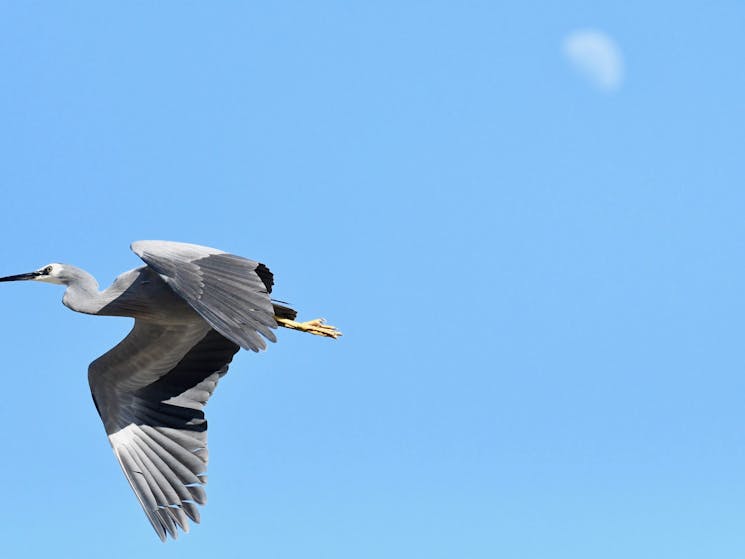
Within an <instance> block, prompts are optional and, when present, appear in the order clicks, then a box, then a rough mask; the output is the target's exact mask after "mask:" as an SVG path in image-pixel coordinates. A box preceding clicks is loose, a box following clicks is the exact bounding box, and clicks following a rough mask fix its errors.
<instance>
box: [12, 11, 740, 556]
mask: <svg viewBox="0 0 745 559" xmlns="http://www.w3.org/2000/svg"><path fill="white" fill-rule="evenodd" d="M151 4H152V5H151ZM744 24H745V7H743V4H742V3H741V2H738V1H735V0H729V1H727V0H722V1H717V2H710V3H706V4H702V3H699V2H695V3H694V2H682V3H681V2H672V1H662V2H649V1H640V0H627V1H624V2H597V1H589V0H588V1H579V0H568V1H564V2H535V1H529V0H528V1H523V2H509V3H507V2H496V1H486V0H484V1H461V2H454V1H450V2H444V1H440V2H438V1H430V2H425V1H410V2H406V1H404V2H402V1H396V2H388V1H376V2H348V1H337V2H329V1H319V2H263V3H259V2H252V3H249V2H209V3H196V2H189V3H187V2H165V1H164V2H157V3H144V2H139V3H129V2H127V3H122V2H118V3H114V2H106V3H101V2H90V3H83V2H46V3H40V2H33V3H32V2H2V4H0V70H1V71H2V74H1V75H2V82H1V83H2V86H1V87H0V130H1V132H0V212H1V215H2V219H0V234H1V235H2V239H3V241H2V253H1V254H2V259H0V275H6V274H14V273H19V272H25V271H30V270H32V269H35V268H37V267H39V266H42V265H44V264H46V263H48V262H53V261H61V262H68V263H71V264H75V265H78V266H81V267H84V268H86V269H88V270H89V271H90V272H92V273H93V274H94V275H96V276H97V277H98V278H99V281H100V282H101V284H102V285H104V284H106V285H108V283H109V282H110V281H111V280H113V278H114V277H115V276H116V275H117V274H118V273H120V272H122V271H125V270H127V269H130V268H133V267H135V266H137V265H139V260H138V259H137V258H136V256H135V255H134V254H132V253H131V252H129V249H128V246H129V243H130V242H131V241H133V240H137V239H169V240H180V241H188V242H196V243H200V244H206V245H210V246H215V247H219V248H221V249H223V250H228V251H232V252H235V253H237V254H241V255H244V256H248V257H251V258H254V259H258V260H261V261H263V262H265V263H266V264H267V265H268V266H269V267H270V268H271V269H272V270H273V271H274V272H275V274H276V280H277V282H276V290H275V294H276V296H277V297H278V298H280V299H283V300H287V301H290V302H292V303H293V304H294V305H295V306H296V307H297V308H299V309H300V310H301V313H302V316H303V317H305V318H313V317H316V316H325V317H326V318H327V319H328V320H329V321H330V322H331V323H333V324H335V325H337V326H339V327H340V328H341V329H342V330H343V331H344V333H345V336H344V338H342V339H341V340H340V341H337V342H333V341H331V340H325V339H321V338H316V337H312V336H306V335H301V334H297V333H295V332H289V331H283V332H280V333H279V335H280V340H279V343H278V344H276V345H272V347H270V348H269V351H267V352H264V353H261V354H250V353H245V352H244V353H242V354H240V355H239V356H237V358H236V360H235V361H234V362H233V366H232V368H231V371H230V374H229V375H228V376H227V377H226V378H225V379H224V380H223V382H221V384H220V386H219V388H218V390H217V392H216V394H215V396H214V398H213V399H212V400H211V401H210V404H209V406H208V407H207V414H208V418H209V421H210V451H211V452H210V470H209V473H210V482H209V485H208V487H207V489H208V494H209V503H208V504H207V506H206V507H205V508H204V509H203V510H202V524H200V525H198V526H195V527H193V529H192V532H191V533H190V534H189V535H186V536H182V537H181V538H179V540H178V541H176V542H169V543H167V544H165V545H164V544H161V543H160V542H159V541H158V539H157V537H156V536H155V534H154V532H153V531H152V529H151V528H150V526H149V524H148V522H147V519H146V518H145V516H144V514H143V513H142V511H141V510H140V507H139V504H138V503H137V501H136V499H135V497H134V496H133V494H132V492H131V490H130V488H129V486H128V485H127V483H126V481H125V479H124V477H123V476H122V474H121V471H120V469H119V466H118V464H117V463H116V461H115V459H114V457H113V455H112V453H111V450H110V448H109V444H108V442H107V440H106V438H105V435H104V431H103V427H102V425H101V423H100V421H99V420H98V417H97V414H96V411H95V409H94V407H93V404H92V402H91V398H90V394H89V390H88V384H87V378H86V371H87V366H88V363H89V362H90V361H91V360H93V359H94V358H95V357H97V356H98V355H100V354H101V353H103V352H104V351H106V350H107V349H108V348H110V347H111V346H112V345H114V343H116V342H117V341H118V340H119V339H120V338H121V337H122V336H124V334H125V333H126V332H127V331H128V329H129V328H130V322H129V321H128V320H125V319H114V318H96V317H90V316H85V315H78V314H75V313H72V312H70V311H69V310H67V309H66V308H64V307H63V306H62V305H61V304H60V298H61V296H62V289H61V288H59V287H55V286H46V285H32V284H30V283H27V284H2V285H0V309H2V314H3V325H2V326H0V328H2V340H3V345H4V347H3V358H4V362H5V364H4V366H3V387H4V396H3V399H2V401H3V404H2V406H0V422H2V426H3V429H4V437H3V443H2V454H1V455H2V460H0V479H2V480H3V481H4V484H3V502H2V507H0V535H1V536H2V554H3V556H4V557H50V556H57V557H73V556H76V557H88V556H90V557H92V556H94V554H95V556H97V557H105V558H106V559H116V558H120V557H121V558H124V557H126V558H131V557H138V558H150V557H158V558H168V557H178V558H179V559H187V558H190V557H200V558H203V557H206V556H214V557H261V558H298V557H302V558H308V559H312V558H324V559H328V558H344V559H348V558H368V557H369V558H382V557H396V558H398V557H401V558H410V557H417V558H418V557H421V558H427V559H429V558H461V557H465V558H495V557H499V558H530V559H532V558H541V559H542V558H550V559H557V558H572V559H580V558H588V559H597V558H603V559H612V558H619V559H620V558H623V559H628V558H635V559H640V558H654V559H659V558H675V559H683V558H712V557H715V558H717V559H723V558H725V559H726V558H742V557H743V555H744V554H745V528H744V527H745V411H743V400H744V398H745V356H744V355H743V338H744V337H745V324H744V319H743V317H744V316H745V296H744V295H743V293H744V287H745V265H743V256H744V254H743V253H744V251H745V220H744V219H743V213H744V211H745V158H743V146H744V145H745V101H744V100H745V72H744V71H743V55H744V54H745V33H743V28H744ZM208 554H209V555H208Z"/></svg>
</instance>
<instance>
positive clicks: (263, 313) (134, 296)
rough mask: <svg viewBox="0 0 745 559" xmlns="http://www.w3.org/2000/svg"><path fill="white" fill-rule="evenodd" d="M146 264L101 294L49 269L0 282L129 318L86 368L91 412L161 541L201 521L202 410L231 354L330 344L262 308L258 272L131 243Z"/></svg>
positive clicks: (264, 272) (307, 326)
mask: <svg viewBox="0 0 745 559" xmlns="http://www.w3.org/2000/svg"><path fill="white" fill-rule="evenodd" d="M131 248H132V250H133V251H134V253H135V254H137V256H139V257H140V258H141V259H142V260H143V261H144V262H145V266H141V267H139V268H136V269H134V270H130V271H129V272H125V273H123V274H121V275H120V276H118V277H117V278H116V279H115V280H114V283H113V284H111V286H110V287H109V288H107V289H105V290H103V291H99V289H98V282H97V281H96V280H95V278H94V277H93V276H92V275H90V274H89V273H88V272H86V271H85V270H82V269H80V268H76V267H75V266H70V265H68V264H58V263H53V264H48V265H46V266H44V267H42V268H39V269H38V270H36V271H33V272H29V273H25V274H18V275H14V276H7V277H3V278H0V282H7V281H19V280H30V281H38V282H44V283H54V284H61V285H64V286H66V287H67V289H66V290H65V294H64V297H63V298H62V302H63V304H64V305H65V306H66V307H68V308H70V309H72V310H74V311H77V312H81V313H86V314H94V315H99V316H128V317H132V318H134V319H135V323H134V327H133V328H132V331H131V332H130V333H129V334H128V335H127V337H126V338H124V340H122V341H121V342H120V343H119V344H118V345H117V346H116V347H114V348H113V349H111V350H110V351H108V352H106V353H105V354H104V355H102V356H101V357H99V358H98V359H96V360H95V361H93V362H92V363H91V364H90V366H89V367H88V382H89V384H90V388H91V393H92V395H93V402H94V404H95V406H96V409H97V410H98V414H99V415H100V417H101V420H102V421H103V425H104V428H105V429H106V434H107V435H108V438H109V442H110V443H111V446H112V448H113V450H114V455H115V456H116V458H117V460H118V461H119V464H120V465H121V467H122V470H123V471H124V475H125V476H126V477H127V481H129V484H130V485H131V486H132V489H133V490H134V493H135V495H136V496H137V499H138V500H139V502H140V504H141V505H142V508H143V509H144V511H145V514H146V515H147V517H148V519H149V520H150V523H151V524H152V525H153V528H154V529H155V531H156V532H157V534H158V536H159V537H160V539H161V540H163V541H165V540H166V539H167V536H169V535H170V536H171V537H172V538H174V539H175V538H176V537H177V535H178V528H181V530H183V531H184V532H188V531H189V520H188V519H191V520H192V521H194V522H197V523H198V522H199V510H198V508H197V505H202V504H204V503H205V502H206V493H205V489H204V485H205V484H206V483H207V477H206V468H207V420H206V419H205V418H204V411H203V408H204V406H205V404H206V403H207V400H208V399H209V397H210V396H211V395H212V393H213V392H214V390H215V387H216V386H217V383H218V381H219V380H220V378H222V376H223V375H225V373H227V371H228V365H229V364H230V362H231V360H232V359H233V356H234V355H235V354H236V353H237V352H238V350H239V349H240V348H243V349H247V350H252V351H259V350H262V349H265V348H266V340H269V341H271V342H275V341H276V340H277V339H276V337H275V335H274V332H273V330H274V329H276V328H277V327H278V326H282V327H285V328H290V329H294V330H300V331H303V332H308V333H311V334H316V335H320V336H327V337H330V338H337V337H339V336H340V335H341V333H340V332H339V331H338V330H337V329H336V328H334V327H333V326H330V325H327V324H326V323H325V322H324V321H323V319H316V320H310V321H307V322H296V321H295V318H296V315H297V313H296V311H295V310H294V309H291V308H290V307H288V306H286V305H284V304H282V302H281V301H275V300H273V299H271V298H270V294H271V292H272V286H273V284H274V276H273V274H272V272H270V271H269V268H267V267H266V266H265V265H264V264H261V263H259V262H255V261H253V260H249V259H247V258H243V257H241V256H236V255H234V254H229V253H227V252H223V251H221V250H217V249H214V248H209V247H205V246H200V245H193V244H187V243H177V242H170V241H137V242H135V243H132V247H131Z"/></svg>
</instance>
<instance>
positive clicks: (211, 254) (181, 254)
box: [132, 241, 277, 351]
mask: <svg viewBox="0 0 745 559" xmlns="http://www.w3.org/2000/svg"><path fill="white" fill-rule="evenodd" d="M132 250H133V251H134V253H135V254H137V256H139V257H140V258H142V260H144V261H145V263H146V264H147V265H148V266H150V267H151V268H152V269H153V270H155V271H156V272H157V273H158V274H160V276H161V277H162V278H163V280H164V281H165V282H166V283H167V284H168V285H169V286H170V287H171V288H172V289H173V290H174V291H175V292H176V293H177V294H178V295H180V296H181V297H182V298H183V299H184V300H185V301H186V302H187V303H189V305H191V306H192V307H193V308H194V310H195V311H197V312H198V313H199V314H200V315H201V316H202V318H204V319H205V320H206V321H207V322H208V323H209V324H210V325H211V326H212V327H213V328H214V329H215V330H217V331H218V332H220V333H221V334H222V335H223V336H225V337H226V338H229V339H231V340H233V341H234V342H235V343H237V344H238V345H240V346H241V347H243V348H245V349H251V350H253V351H259V350H260V349H264V348H266V342H265V341H264V339H263V338H262V336H264V338H266V339H268V340H270V341H272V342H276V341H277V338H276V337H275V336H274V333H273V332H272V329H273V328H276V327H277V323H276V321H275V320H274V309H273V307H272V301H271V299H270V298H269V293H271V290H272V283H273V278H272V273H271V272H270V271H269V269H268V268H267V267H266V266H264V265H263V264H260V263H259V262H255V261H253V260H248V259H247V258H243V257H240V256H235V255H233V254H228V253H226V252H223V251H221V250H217V249H214V248H209V247H203V246H200V245H192V244H188V243H175V242H171V241H137V242H134V243H132Z"/></svg>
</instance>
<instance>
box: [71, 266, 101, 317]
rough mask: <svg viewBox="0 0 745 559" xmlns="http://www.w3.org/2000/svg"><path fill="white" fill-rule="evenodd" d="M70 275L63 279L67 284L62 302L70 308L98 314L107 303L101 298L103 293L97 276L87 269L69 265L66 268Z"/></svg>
mask: <svg viewBox="0 0 745 559" xmlns="http://www.w3.org/2000/svg"><path fill="white" fill-rule="evenodd" d="M66 272H67V274H66V276H68V275H69V277H65V278H64V279H63V283H64V284H65V285H67V289H66V290H65V295H64V296H63V297H62V303H63V304H64V305H65V306H66V307H67V308H69V309H72V310H74V311H77V312H82V313H86V314H96V313H97V311H98V310H99V309H100V308H101V306H102V304H105V303H104V302H103V301H102V300H101V298H102V293H101V292H100V291H99V290H98V282H97V281H96V278H94V277H93V276H92V275H90V274H89V273H88V272H86V271H85V270H81V269H80V268H74V267H72V266H68V268H67V270H66Z"/></svg>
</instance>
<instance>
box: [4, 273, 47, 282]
mask: <svg viewBox="0 0 745 559" xmlns="http://www.w3.org/2000/svg"><path fill="white" fill-rule="evenodd" d="M40 275H41V274H40V273H39V272H29V273H27V274H18V275H15V276H5V277H4V278H0V281H21V280H32V279H34V278H36V277H38V276H40Z"/></svg>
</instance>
